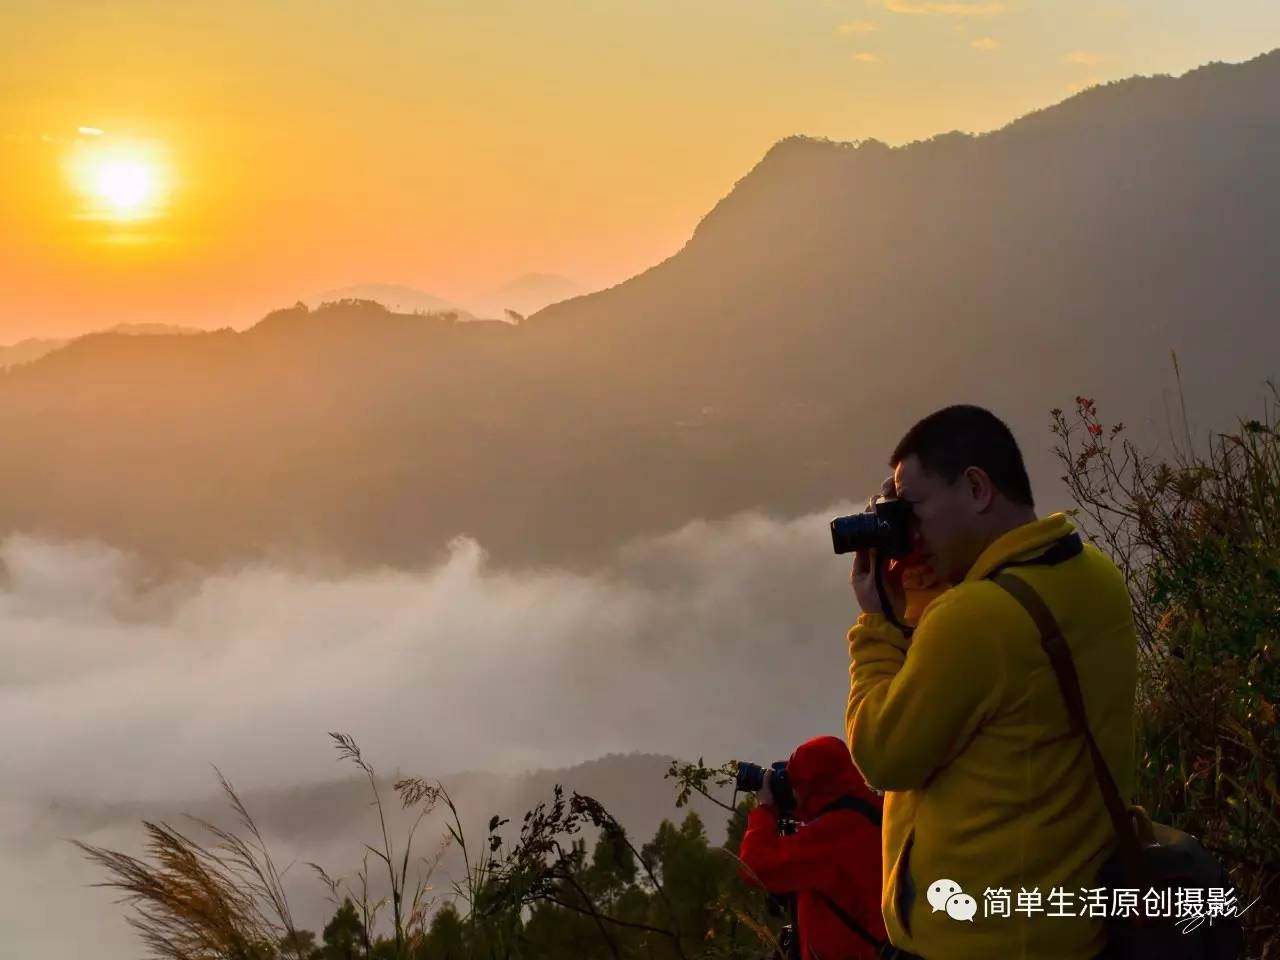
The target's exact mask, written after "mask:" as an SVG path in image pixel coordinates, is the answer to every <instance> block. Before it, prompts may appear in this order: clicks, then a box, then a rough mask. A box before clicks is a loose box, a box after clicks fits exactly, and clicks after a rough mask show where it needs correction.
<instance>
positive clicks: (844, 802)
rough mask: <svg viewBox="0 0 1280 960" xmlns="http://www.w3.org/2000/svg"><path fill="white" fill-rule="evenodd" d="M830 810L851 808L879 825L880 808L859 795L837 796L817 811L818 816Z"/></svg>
mask: <svg viewBox="0 0 1280 960" xmlns="http://www.w3.org/2000/svg"><path fill="white" fill-rule="evenodd" d="M832 810H852V811H854V812H855V813H860V814H862V815H863V816H864V817H866V818H867V819H868V820H870V821H871V822H872V823H874V824H875V825H876V826H877V827H878V826H880V819H881V815H880V810H879V809H878V808H877V807H876V805H875V804H873V803H869V802H868V801H866V800H863V799H862V798H861V797H853V796H850V795H848V794H845V795H844V796H843V797H837V798H836V799H835V800H832V801H831V802H830V803H828V804H827V805H826V806H825V807H823V808H822V809H821V810H819V811H818V817H820V816H822V815H823V814H825V813H830V812H831V811H832ZM818 817H814V819H815V820H816V819H818Z"/></svg>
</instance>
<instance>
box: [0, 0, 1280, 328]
mask: <svg viewBox="0 0 1280 960" xmlns="http://www.w3.org/2000/svg"><path fill="white" fill-rule="evenodd" d="M0 36H2V37H4V38H5V39H4V40H3V41H0V43H3V45H4V46H3V51H4V55H3V57H0V89H3V90H4V92H5V95H4V97H3V98H2V99H0V182H2V183H3V185H4V186H3V193H2V194H0V344H3V343H9V342H12V341H14V340H18V339H21V338H22V337H26V336H34V335H42V334H48V335H66V334H69V333H77V332H82V331H85V330H89V329H95V328H100V327H103V326H108V325H110V324H113V323H118V322H123V321H166V322H172V323H180V324H188V325H195V326H206V327H216V326H233V327H238V328H243V327H245V326H248V325H249V324H251V323H253V322H254V321H255V320H256V319H258V318H259V317H260V316H261V314H262V313H263V312H265V311H266V310H267V309H270V308H271V307H274V306H281V305H287V304H290V303H292V302H293V301H294V300H296V299H298V298H301V297H306V296H308V295H311V294H314V293H316V292H319V291H322V290H326V289H331V288H334V287H340V286H345V285H348V284H353V283H361V282H373V281H384V282H393V283H405V284H411V285H413V286H416V287H419V288H421V289H424V290H427V291H430V292H432V293H435V294H438V295H440V296H444V297H449V298H455V299H461V300H464V301H465V299H466V298H467V297H468V296H469V295H471V294H474V293H477V292H481V291H484V290H486V289H488V288H490V287H493V286H497V285H499V284H501V283H504V282H506V281H508V280H510V279H512V278H513V277H515V276H517V275H519V274H522V273H526V272H532V271H538V272H547V273H558V274H563V275H565V276H567V277H569V278H571V279H572V280H574V281H575V282H576V283H578V284H579V285H580V286H582V287H585V288H595V287H599V286H604V285H608V284H610V283H614V282H617V281H619V280H622V279H625V278H626V277H627V276H630V275H632V274H634V273H636V272H638V271H640V270H642V269H644V268H645V267H647V266H650V265H652V264H654V263H656V262H658V261H659V260H661V259H663V258H664V257H665V256H668V255H669V254H671V253H673V252H674V251H675V250H677V249H678V248H679V247H680V245H681V244H682V243H683V242H684V240H685V239H686V238H687V237H688V236H689V234H690V232H691V231H692V229H693V227H694V225H695V224H696V223H697V221H698V219H699V218H700V217H701V216H702V215H703V214H704V213H706V211H707V210H708V209H710V207H711V206H712V205H714V204H715V202H716V201H717V200H718V199H719V198H720V197H722V196H723V195H724V194H726V193H727V192H728V191H729V190H730V189H731V187H732V186H733V183H734V181H735V180H737V179H738V178H739V177H741V176H743V175H744V174H745V173H746V172H747V171H748V170H749V169H750V168H751V166H752V165H753V164H754V163H755V162H756V161H757V160H758V159H759V158H760V157H761V156H762V155H763V154H764V152H765V151H766V150H767V149H768V147H769V146H770V145H771V144H772V143H773V142H775V141H776V140H778V139H780V138H782V137H785V136H788V135H790V134H794V133H803V134H809V135H814V136H825V137H830V138H832V139H839V140H846V139H856V138H862V137H869V136H874V137H877V138H879V139H882V140H886V141H888V142H890V143H901V142H906V141H909V140H912V139H918V138H921V137H927V136H930V135H932V134H934V133H937V132H941V131H945V130H950V129H963V130H973V131H979V130H985V129H991V128H993V127H997V126H1000V125H1001V124H1003V123H1005V122H1008V121H1009V120H1011V119H1013V118H1015V117H1017V116H1019V115H1021V114H1023V113H1026V112H1027V111H1029V110H1031V109H1035V108H1037V107H1040V106H1045V105H1048V104H1050V103H1053V102H1055V101H1057V100H1060V99H1062V98H1063V97H1065V96H1068V95H1069V94H1070V92H1071V91H1072V90H1074V89H1078V88H1080V87H1081V86H1082V85H1085V84H1087V83H1091V82H1098V81H1105V80H1109V79H1116V78H1120V77H1124V76H1128V75H1131V74H1134V73H1153V72H1168V73H1181V72H1183V71H1185V70H1187V69H1190V68H1192V67H1194V66H1196V65H1199V64H1201V63H1204V62H1207V61H1210V60H1215V59H1216V60H1231V61H1238V60H1243V59H1247V58H1249V57H1251V56H1253V55H1256V54H1258V53H1261V52H1263V51H1265V50H1268V49H1271V48H1272V47H1275V46H1277V45H1280V4H1276V3H1274V2H1273V0H1222V2H1215V3H1208V2H1205V3H1199V4H1193V3H1169V2H1167V0H1142V2H1125V0H1071V2H1049V0H1042V2H1036V0H1003V2H961V0H698V2H695V3H689V2H687V0H682V2H675V0H646V2H643V3H631V4H622V3H617V2H602V3H598V4H583V3H580V2H567V0H544V2H537V3H534V2H524V3H517V2H516V0H467V2H460V0H366V2H364V3H361V4H358V5H357V4H354V3H349V2H339V0H265V2H264V0H224V2H222V3H219V4H204V3H173V2H159V0H145V2H144V0H115V2H112V3H110V4H103V3H100V2H82V0H57V2H53V3H50V2H48V0H43V2H35V0H7V2H6V3H5V4H4V5H3V6H2V7H0ZM85 127H88V128H96V130H100V131H101V133H100V134H98V133H95V132H92V131H91V132H88V133H81V132H78V131H79V129H80V128H85ZM109 149H115V150H117V151H121V150H123V151H125V154H126V155H127V156H135V157H136V156H142V157H144V158H145V159H144V161H140V162H141V163H142V166H143V167H145V168H146V169H145V170H144V171H143V173H141V174H139V173H138V169H137V168H136V167H137V164H135V166H134V167H128V163H129V162H132V161H128V162H126V168H127V169H123V170H122V169H120V168H118V164H117V168H116V169H112V168H110V164H109V163H108V162H107V161H103V160H102V159H101V156H100V155H101V154H102V152H103V151H108V150H109ZM76 150H80V151H82V152H85V151H87V152H88V154H90V159H89V160H88V161H87V164H88V166H87V168H85V169H81V170H80V171H79V173H76V172H75V170H73V169H70V168H69V159H70V157H71V154H72V153H73V152H74V151H76ZM94 156H98V159H96V160H95V159H94ZM95 164H96V165H97V166H96V167H95ZM104 164H105V165H106V166H105V168H104ZM81 167H85V164H84V163H81ZM104 169H105V172H104ZM148 171H149V172H148ZM134 174H138V176H141V177H143V179H146V178H147V177H164V178H166V179H167V180H168V181H169V182H168V185H167V187H164V185H160V184H152V185H151V186H155V187H157V189H156V190H155V195H154V196H152V197H151V198H150V199H149V200H146V201H145V202H144V203H142V204H141V206H140V207H138V208H135V209H133V210H132V211H129V210H127V209H126V210H125V212H126V213H131V214H132V215H134V219H132V220H128V221H122V220H120V219H119V216H120V215H121V210H119V209H113V208H112V205H111V202H109V201H108V200H104V198H103V196H102V195H101V193H99V194H98V195H95V194H94V190H97V189H99V187H100V186H101V184H100V181H101V182H109V183H115V184H116V186H115V187H114V188H112V187H110V186H109V187H108V188H105V189H107V190H108V192H110V190H111V189H116V190H121V189H122V190H124V192H125V194H128V195H129V196H132V195H131V194H129V191H130V190H131V189H132V187H133V186H137V184H136V183H133V181H132V180H131V179H130V178H131V177H133V176H134ZM113 178H114V179H113ZM122 178H123V181H122ZM121 181H122V182H123V186H122V187H121V186H120V182H121ZM95 184H97V185H98V186H95ZM131 184H132V186H131ZM147 186H148V185H147V184H143V185H142V187H140V188H139V189H140V190H141V191H142V192H143V193H145V192H146V188H147ZM126 207H127V205H126Z"/></svg>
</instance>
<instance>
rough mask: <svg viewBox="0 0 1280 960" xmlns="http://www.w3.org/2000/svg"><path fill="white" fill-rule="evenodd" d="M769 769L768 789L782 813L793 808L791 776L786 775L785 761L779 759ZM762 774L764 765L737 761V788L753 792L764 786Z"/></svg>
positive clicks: (745, 791)
mask: <svg viewBox="0 0 1280 960" xmlns="http://www.w3.org/2000/svg"><path fill="white" fill-rule="evenodd" d="M769 769H770V770H772V771H773V778H772V780H771V781H770V783H769V790H770V791H771V792H772V793H773V803H774V805H775V806H776V807H777V808H778V809H779V810H781V811H782V812H784V813H785V812H786V811H788V810H791V809H794V807H795V805H796V795H795V794H794V793H793V792H792V791H791V778H790V777H788V776H787V761H785V760H779V761H778V762H777V763H775V764H772V765H771V766H770V767H769ZM764 774H765V769H764V767H762V766H759V765H758V764H754V763H742V762H739V763H738V781H737V789H738V790H740V791H742V792H743V793H755V792H756V791H757V790H759V789H760V788H761V787H763V786H764Z"/></svg>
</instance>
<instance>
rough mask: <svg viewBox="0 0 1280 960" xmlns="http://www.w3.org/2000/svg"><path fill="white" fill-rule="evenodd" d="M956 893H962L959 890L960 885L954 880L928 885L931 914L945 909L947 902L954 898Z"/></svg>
mask: <svg viewBox="0 0 1280 960" xmlns="http://www.w3.org/2000/svg"><path fill="white" fill-rule="evenodd" d="M958 893H964V891H963V890H961V889H960V884H958V883H956V882H955V881H954V880H935V881H933V883H931V884H929V893H928V897H929V906H931V907H933V912H934V913H937V912H938V911H939V910H946V909H947V900H948V898H950V897H954V896H955V895H956V894H958Z"/></svg>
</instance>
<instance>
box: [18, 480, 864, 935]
mask: <svg viewBox="0 0 1280 960" xmlns="http://www.w3.org/2000/svg"><path fill="white" fill-rule="evenodd" d="M851 509H853V508H852V506H851V505H849V504H839V505H836V506H833V507H832V508H831V509H830V510H828V511H825V512H823V513H815V514H811V515H807V516H802V517H795V518H789V519H780V518H776V517H769V516H764V515H760V514H756V513H748V514H741V515H738V516H735V517H732V518H730V519H728V520H726V521H723V522H716V523H706V522H701V521H698V522H693V523H690V524H687V525H685V526H684V527H682V528H680V529H678V530H676V531H673V532H671V533H668V534H666V535H663V536H660V537H657V538H651V539H646V540H642V541H636V542H632V543H630V544H627V545H625V546H623V547H621V548H620V549H618V550H617V552H616V554H615V555H614V557H613V559H612V562H611V563H609V564H608V565H607V566H606V567H604V568H602V569H600V570H599V571H597V572H596V573H594V574H592V575H581V574H574V573H569V572H566V571H561V570H557V569H551V568H546V569H528V570H522V571H506V570H497V569H494V568H491V567H490V566H489V565H488V564H487V561H486V555H485V552H484V550H483V548H482V546H481V545H480V544H477V543H476V542H475V541H473V540H470V539H465V538H459V539H456V540H454V541H453V542H452V544H451V545H450V550H449V552H448V556H447V559H446V560H445V562H443V563H441V564H440V565H438V566H435V567H432V568H428V569H419V570H395V569H385V568H384V569H371V570H366V571H361V572H351V571H347V572H345V573H341V574H339V573H335V572H332V571H325V570H323V569H305V568H303V567H300V566H298V565H294V566H291V567H284V566H272V565H254V566H247V567H242V568H238V569H228V570H223V571H220V572H214V573H204V574H201V575H192V576H189V577H187V578H186V579H179V580H167V581H165V582H153V581H149V580H148V579H147V578H146V576H145V575H144V573H143V570H144V567H143V565H142V564H141V563H139V562H138V561H136V560H135V559H134V558H132V557H131V556H129V555H128V554H125V553H123V552H121V551H118V550H116V549H113V548H111V547H109V546H105V545H102V544H94V543H50V542H46V541H43V540H39V539H34V538H30V537H24V536H13V537H10V538H8V539H6V540H5V541H3V543H0V574H2V575H3V578H4V579H3V582H2V585H0V638H2V639H0V644H2V645H3V649H4V650H5V652H6V657H5V660H6V662H7V663H8V664H9V669H7V670H6V671H5V675H4V677H3V679H0V724H3V726H4V728H5V729H6V730H7V731H9V734H10V735H9V736H8V737H7V738H6V746H5V747H4V749H3V752H0V784H3V787H0V851H2V856H0V859H2V860H3V861H4V862H5V863H6V864H7V866H6V867H4V868H3V872H5V873H10V874H11V875H10V876H9V877H7V878H6V881H7V882H6V884H5V885H6V887H8V888H9V889H11V890H17V891H19V893H18V895H17V897H16V898H11V901H10V902H9V903H6V904H5V905H4V907H3V908H0V909H2V910H3V914H0V927H3V929H4V930H5V931H6V934H7V937H6V938H7V939H11V938H12V937H13V935H16V939H14V941H13V942H17V943H20V944H26V945H28V946H29V947H30V948H31V950H32V951H33V953H34V951H35V950H36V948H37V947H42V948H43V949H40V951H39V952H38V953H34V955H64V954H66V953H67V951H72V952H80V951H81V950H83V949H86V948H87V946H88V944H90V943H93V944H94V945H95V947H94V949H95V953H96V954H97V955H99V956H111V957H114V956H117V955H119V956H132V955H136V954H137V949H136V946H135V941H134V940H133V936H132V933H131V932H130V931H129V930H128V928H127V927H126V926H125V924H124V922H123V919H122V915H123V910H122V908H120V907H118V906H113V905H112V904H111V900H112V895H111V894H110V893H109V892H107V891H103V890H92V889H87V888H86V887H85V886H84V885H85V884H87V883H89V882H92V881H97V880H101V879H104V878H103V877H102V876H101V875H99V874H98V873H96V872H95V871H94V870H93V869H92V868H91V867H89V866H88V865H87V864H85V863H84V862H83V861H82V859H81V857H80V855H79V853H78V851H76V850H75V849H74V848H73V847H72V846H71V845H70V844H69V843H67V842H66V838H67V837H69V836H73V837H75V838H76V839H81V840H85V841H87V842H90V843H94V844H98V845H107V846H115V847H116V848H118V849H122V850H125V851H127V852H130V853H134V854H135V855H136V854H140V853H141V852H142V851H141V849H140V848H139V845H140V841H141V831H140V829H139V828H138V824H137V821H136V817H135V816H130V815H129V813H130V812H131V811H133V810H137V809H145V810H147V811H148V812H149V814H150V815H153V816H157V817H163V818H168V819H172V820H175V821H176V819H177V818H178V816H179V814H181V813H183V812H187V811H189V810H190V809H191V807H192V804H193V803H195V802H198V803H201V804H204V803H206V802H207V799H208V798H209V797H210V796H211V795H212V793H213V792H214V790H215V789H216V779H215V776H214V773H213V771H212V769H211V765H216V766H217V767H218V768H219V769H220V770H221V771H222V772H223V773H225V774H226V775H227V777H228V778H229V779H230V780H231V781H232V782H233V784H234V785H235V787H236V788H237V790H238V791H240V792H241V793H242V794H243V793H245V792H251V791H263V790H279V789H280V788H286V787H296V786H299V785H307V784H318V783H319V782H321V781H331V780H334V779H338V778H346V777H349V776H351V774H352V773H353V772H355V771H354V770H353V769H352V768H351V767H350V766H349V765H343V766H339V765H338V764H337V762H336V759H335V758H336V754H335V752H334V749H333V746H332V743H331V742H330V740H329V738H328V737H327V736H326V733H327V732H328V731H335V730H336V731H344V732H348V733H351V734H352V735H353V736H355V737H356V738H357V740H358V741H359V743H360V744H361V746H362V748H363V750H364V753H365V756H366V758H367V759H368V760H369V761H370V762H372V763H373V764H374V766H375V767H377V768H378V770H379V773H382V774H391V773H393V772H395V771H396V770H400V771H403V772H404V773H406V774H423V775H427V776H438V775H442V774H446V773H450V772H456V771H466V770H469V771H492V772H497V773H507V774H519V773H521V772H522V771H532V770H537V769H542V768H548V767H562V766H568V765H572V764H576V763H580V762H583V761H586V760H591V759H593V758H597V757H600V756H602V755H605V754H609V753H628V752H633V751H646V752H653V753H661V754H669V755H672V756H681V757H684V758H688V759H696V758H697V757H699V756H701V757H705V758H706V759H707V762H709V763H719V762H722V761H723V760H726V759H731V758H735V757H743V758H751V759H756V760H759V761H762V762H768V761H771V760H774V759H778V758H782V757H785V756H786V755H787V754H788V753H789V752H790V750H791V749H792V748H793V747H794V746H795V745H796V744H797V743H798V742H800V741H801V740H803V739H805V738H807V737H809V736H812V735H815V734H818V733H836V734H838V733H839V732H840V730H841V727H842V717H843V707H844V697H845V693H846V690H847V669H848V660H847V652H846V648H845V632H846V630H847V629H848V627H849V625H850V623H852V621H853V619H854V618H855V616H856V605H855V602H854V599H853V595H852V593H851V591H850V589H849V586H848V582H847V578H848V566H849V564H848V561H847V559H846V558H843V557H836V556H834V555H833V554H832V553H831V547H830V539H829V535H828V532H827V521H828V520H829V518H830V517H831V516H833V515H835V514H836V513H841V512H848V511H849V510H851ZM316 566H317V568H319V567H320V566H321V565H320V564H317V565H316ZM644 786H645V787H646V788H648V789H652V787H653V785H652V784H645V785H644ZM299 796H301V794H299ZM58 810H62V814H61V815H56V814H57V811H58ZM68 810H71V811H72V812H71V813H67V811H68ZM51 811H53V812H52V813H51ZM157 811H159V812H157ZM489 812H491V811H488V810H485V811H484V813H485V814H486V815H487V814H488V813H489ZM505 812H507V813H512V812H514V813H516V814H517V815H518V814H519V813H520V811H505ZM51 831H56V833H55V832H51ZM288 834H289V835H290V836H289V838H288V842H287V843H286V844H285V847H284V853H285V856H284V857H283V859H284V862H288V860H289V859H290V858H291V857H293V856H297V857H299V858H302V859H316V858H318V857H323V856H325V855H326V851H327V854H328V856H329V857H331V858H333V857H342V856H344V851H348V850H349V853H347V854H345V855H346V856H347V858H348V859H350V860H352V862H350V863H345V862H337V863H334V860H333V859H329V860H328V861H327V862H328V863H329V864H332V865H333V867H334V869H335V871H338V872H340V871H341V870H344V869H350V868H352V867H354V866H357V865H358V863H357V862H355V860H356V858H358V856H359V849H360V848H359V842H360V841H362V840H363V839H366V838H365V837H363V836H361V837H359V838H358V839H357V838H351V842H348V843H345V844H344V843H342V842H339V841H340V840H342V839H344V838H335V837H333V836H328V835H325V834H324V833H323V832H320V831H318V832H317V833H316V835H315V836H313V837H311V840H312V843H310V844H308V842H307V839H308V832H307V825H306V824H304V823H294V824H291V825H290V829H289V830H288ZM277 835H278V834H277ZM642 839H645V838H642ZM320 848H323V849H320ZM306 882H307V884H308V885H309V886H314V887H316V888H317V889H316V890H313V891H311V892H312V893H318V892H319V890H318V882H316V883H312V882H311V880H310V878H306ZM52 896H56V897H57V898H58V900H59V901H60V905H59V904H54V903H52V902H51V901H50V899H49V898H50V897H52ZM72 901H74V903H72ZM67 906H71V907H73V910H72V911H71V912H72V913H73V914H74V915H77V916H81V917H82V923H81V924H77V925H75V926H71V927H68V925H66V924H64V923H55V918H58V917H65V916H66V915H67V913H66V912H65V908H66V907H67ZM4 914H8V916H4ZM54 943H56V944H57V945H58V946H57V948H56V950H54V952H52V953H48V954H46V951H47V950H50V949H53V944H54ZM112 943H114V944H117V945H118V946H119V948H120V950H122V951H126V952H123V953H119V954H117V953H113V952H110V951H111V947H110V946H109V945H110V944H112ZM75 944H79V945H80V947H79V948H78V949H77V948H76V947H75V946H74V945H75ZM104 945H105V946H104ZM104 949H106V950H107V951H108V953H103V952H102V950H104ZM130 951H131V952H130Z"/></svg>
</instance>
